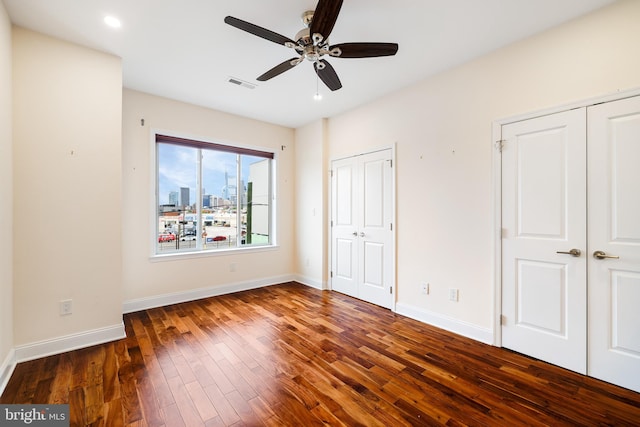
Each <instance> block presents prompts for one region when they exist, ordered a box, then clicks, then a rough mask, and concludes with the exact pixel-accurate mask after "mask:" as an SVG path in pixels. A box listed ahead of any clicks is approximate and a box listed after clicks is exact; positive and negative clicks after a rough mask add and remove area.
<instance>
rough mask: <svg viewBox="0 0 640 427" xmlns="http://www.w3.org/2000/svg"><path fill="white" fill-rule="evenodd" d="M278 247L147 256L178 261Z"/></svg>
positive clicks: (153, 258)
mask: <svg viewBox="0 0 640 427" xmlns="http://www.w3.org/2000/svg"><path fill="white" fill-rule="evenodd" d="M278 249H280V246H278V245H269V246H256V247H251V248H233V249H224V250H209V251H207V250H201V251H193V252H173V253H168V254H153V255H151V256H150V257H149V261H151V262H164V261H179V260H186V259H198V258H210V257H218V256H228V255H242V254H249V253H258V252H270V251H275V250H278Z"/></svg>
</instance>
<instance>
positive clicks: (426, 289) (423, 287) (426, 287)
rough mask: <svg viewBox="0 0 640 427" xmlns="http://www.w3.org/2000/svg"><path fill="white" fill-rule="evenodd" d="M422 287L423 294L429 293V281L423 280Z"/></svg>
mask: <svg viewBox="0 0 640 427" xmlns="http://www.w3.org/2000/svg"><path fill="white" fill-rule="evenodd" d="M420 289H422V293H423V294H425V295H429V284H428V283H427V282H423V283H422V285H421V287H420Z"/></svg>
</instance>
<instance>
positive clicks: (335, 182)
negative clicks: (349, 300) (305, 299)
mask: <svg viewBox="0 0 640 427" xmlns="http://www.w3.org/2000/svg"><path fill="white" fill-rule="evenodd" d="M357 165H358V162H357V158H355V157H351V158H348V159H342V160H336V161H334V162H333V164H332V169H331V170H332V178H331V182H332V184H331V194H332V200H331V207H332V209H331V210H332V212H331V222H332V227H331V258H332V259H331V275H332V277H331V289H333V290H334V291H338V292H342V293H344V294H347V295H351V296H357V295H358V282H357V280H358V212H357V203H358V199H357V188H356V185H357V180H358V175H357V172H358V169H357Z"/></svg>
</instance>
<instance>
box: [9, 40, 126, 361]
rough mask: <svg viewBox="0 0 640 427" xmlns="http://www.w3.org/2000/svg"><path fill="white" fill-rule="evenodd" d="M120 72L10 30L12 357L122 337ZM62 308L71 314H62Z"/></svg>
mask: <svg viewBox="0 0 640 427" xmlns="http://www.w3.org/2000/svg"><path fill="white" fill-rule="evenodd" d="M121 69H122V65H121V61H120V59H119V58H116V57H114V56H111V55H108V54H104V53H101V52H97V51H94V50H91V49H87V48H83V47H80V46H77V45H73V44H69V43H66V42H62V41H59V40H56V39H53V38H51V37H48V36H44V35H42V34H38V33H34V32H31V31H28V30H25V29H21V28H14V31H13V95H14V103H13V136H14V145H13V150H14V157H13V172H14V174H13V179H14V189H13V192H14V235H15V238H14V252H13V257H14V264H13V269H14V283H15V286H14V306H13V309H14V333H15V340H14V344H15V346H16V357H18V358H21V357H29V356H30V355H39V353H41V352H42V351H55V350H56V349H57V347H65V346H68V345H73V343H76V344H80V345H82V344H84V345H86V344H87V343H86V341H83V340H82V338H84V337H86V336H87V333H88V332H90V331H100V332H99V333H97V334H98V335H99V336H100V337H102V338H106V337H105V336H104V334H103V332H104V330H105V328H106V329H108V330H109V331H110V332H113V334H112V337H113V335H117V334H118V333H120V335H121V334H122V332H124V329H123V328H122V290H121V289H122V259H121V234H120V230H121V220H120V218H121V121H122V107H121V106H122V76H121V75H122V72H121ZM3 244H4V242H3ZM64 299H72V300H73V314H71V315H67V316H60V315H59V301H60V300H64ZM118 331H119V332H118ZM78 334H79V335H78ZM107 335H108V333H107ZM72 336H75V337H76V338H77V340H76V339H71V338H70V337H72ZM56 340H59V341H60V343H59V346H56V345H55V343H52V342H51V341H56ZM19 352H20V354H21V355H20V356H19V355H18V353H19Z"/></svg>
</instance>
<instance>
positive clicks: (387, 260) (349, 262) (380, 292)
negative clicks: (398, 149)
mask: <svg viewBox="0 0 640 427" xmlns="http://www.w3.org/2000/svg"><path fill="white" fill-rule="evenodd" d="M331 188H332V197H331V201H332V215H331V218H332V227H331V289H332V290H335V291H338V292H342V293H344V294H347V295H350V296H353V297H356V298H359V299H362V300H365V301H368V302H371V303H373V304H377V305H379V306H382V307H386V308H392V306H393V301H394V297H393V289H394V269H393V225H392V216H393V191H392V189H393V174H392V164H391V150H383V151H378V152H374V153H368V154H363V155H360V156H355V157H350V158H347V159H341V160H337V161H334V162H333V163H332V186H331Z"/></svg>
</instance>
